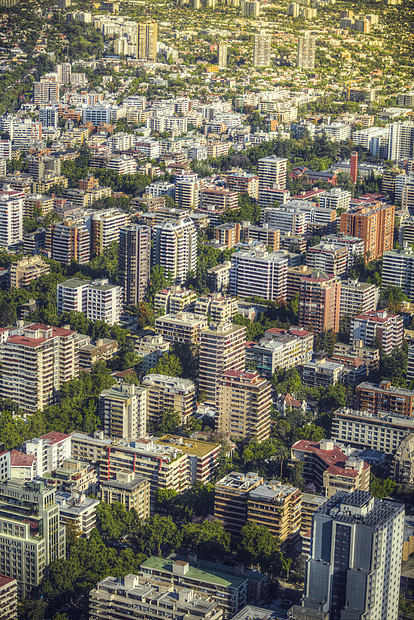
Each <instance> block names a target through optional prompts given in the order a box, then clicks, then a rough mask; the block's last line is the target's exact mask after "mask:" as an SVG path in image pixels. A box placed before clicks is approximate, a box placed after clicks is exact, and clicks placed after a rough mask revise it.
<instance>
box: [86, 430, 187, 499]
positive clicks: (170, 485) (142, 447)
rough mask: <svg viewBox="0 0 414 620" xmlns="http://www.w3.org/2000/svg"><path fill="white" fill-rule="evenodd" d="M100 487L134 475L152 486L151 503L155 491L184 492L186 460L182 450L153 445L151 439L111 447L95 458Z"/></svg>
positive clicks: (106, 447)
mask: <svg viewBox="0 0 414 620" xmlns="http://www.w3.org/2000/svg"><path fill="white" fill-rule="evenodd" d="M97 457H98V462H99V471H100V481H101V485H102V483H103V482H104V481H106V480H111V479H113V478H115V477H116V475H117V473H119V472H122V471H126V472H133V473H134V474H135V476H143V477H144V478H146V479H148V480H149V481H150V484H151V488H150V490H151V503H152V504H154V503H155V498H156V493H157V490H158V489H174V490H175V491H177V492H180V491H184V489H186V488H187V487H188V486H189V484H190V473H189V472H190V468H189V462H188V456H187V454H185V453H184V452H181V450H179V449H177V448H174V447H170V446H163V445H159V444H156V443H155V442H154V441H153V439H142V438H141V439H138V440H135V441H132V442H126V441H125V442H118V443H111V444H108V445H106V446H105V447H104V449H103V450H100V451H99V453H98V454H97Z"/></svg>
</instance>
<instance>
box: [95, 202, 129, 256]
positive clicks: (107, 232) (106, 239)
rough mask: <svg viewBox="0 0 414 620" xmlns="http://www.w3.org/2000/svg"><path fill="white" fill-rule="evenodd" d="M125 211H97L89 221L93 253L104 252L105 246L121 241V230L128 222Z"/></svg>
mask: <svg viewBox="0 0 414 620" xmlns="http://www.w3.org/2000/svg"><path fill="white" fill-rule="evenodd" d="M128 219H129V216H128V214H127V213H125V211H116V210H114V211H112V210H106V211H96V212H95V213H94V214H93V215H92V216H91V218H90V220H89V221H88V223H87V226H88V230H89V232H90V235H91V254H102V252H103V251H104V248H106V247H107V246H108V245H110V244H111V243H114V242H115V241H119V235H120V230H121V229H122V227H123V226H126V225H127V224H128Z"/></svg>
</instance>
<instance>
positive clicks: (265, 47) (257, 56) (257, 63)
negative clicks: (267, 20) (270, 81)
mask: <svg viewBox="0 0 414 620" xmlns="http://www.w3.org/2000/svg"><path fill="white" fill-rule="evenodd" d="M271 50H272V35H271V34H267V33H266V32H265V31H264V30H260V32H259V33H258V34H255V35H254V39H253V66H254V67H268V66H269V65H270V54H271Z"/></svg>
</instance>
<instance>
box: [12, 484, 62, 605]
mask: <svg viewBox="0 0 414 620" xmlns="http://www.w3.org/2000/svg"><path fill="white" fill-rule="evenodd" d="M65 552H66V548H65V528H64V526H63V525H61V524H60V518H59V506H58V505H57V503H56V501H55V489H54V487H51V486H47V485H46V484H45V481H43V480H35V481H33V482H25V481H23V480H7V481H5V482H2V483H1V484H0V573H1V574H2V575H5V576H7V577H9V578H11V579H16V581H17V584H18V593H19V597H20V598H27V597H28V596H30V594H31V593H33V592H34V591H35V589H36V588H37V587H38V586H39V585H40V583H41V581H42V579H43V577H44V575H45V572H46V570H47V568H48V566H49V565H50V564H51V562H54V561H56V560H59V559H64V558H65Z"/></svg>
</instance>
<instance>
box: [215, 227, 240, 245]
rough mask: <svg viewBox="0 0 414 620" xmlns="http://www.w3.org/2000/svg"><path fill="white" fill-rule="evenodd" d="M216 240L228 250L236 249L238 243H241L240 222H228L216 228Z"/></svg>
mask: <svg viewBox="0 0 414 620" xmlns="http://www.w3.org/2000/svg"><path fill="white" fill-rule="evenodd" d="M215 238H216V241H217V242H218V243H219V244H220V245H225V246H226V247H227V248H229V249H230V248H234V246H235V245H236V243H239V241H240V224H239V222H227V223H226V224H220V225H219V226H216V227H215Z"/></svg>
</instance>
